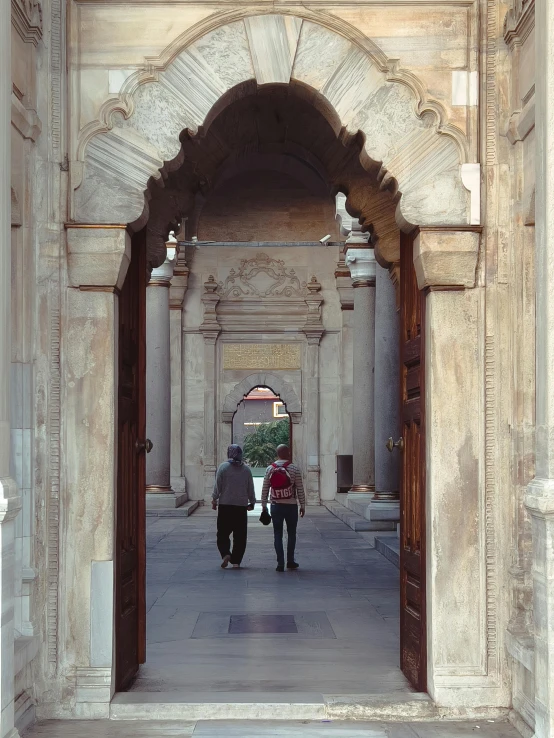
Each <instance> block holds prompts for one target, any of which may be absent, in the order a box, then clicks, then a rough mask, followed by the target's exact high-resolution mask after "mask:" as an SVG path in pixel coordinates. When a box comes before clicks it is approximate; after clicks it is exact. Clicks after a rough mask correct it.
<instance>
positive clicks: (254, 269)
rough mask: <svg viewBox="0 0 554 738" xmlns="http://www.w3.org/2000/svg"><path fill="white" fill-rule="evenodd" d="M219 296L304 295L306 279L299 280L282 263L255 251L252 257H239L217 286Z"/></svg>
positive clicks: (291, 270) (292, 270)
mask: <svg viewBox="0 0 554 738" xmlns="http://www.w3.org/2000/svg"><path fill="white" fill-rule="evenodd" d="M218 293H219V295H220V297H222V298H227V299H233V298H240V297H305V296H306V294H307V286H306V282H301V281H300V280H299V279H298V277H297V276H296V272H295V271H294V269H287V268H286V266H285V262H284V261H281V260H280V259H272V258H271V257H270V256H268V255H267V254H263V253H258V254H256V256H255V257H254V258H252V259H242V260H241V262H240V267H239V269H238V271H236V270H235V269H231V271H230V273H229V276H228V277H227V279H226V280H225V281H224V282H220V283H219V285H218Z"/></svg>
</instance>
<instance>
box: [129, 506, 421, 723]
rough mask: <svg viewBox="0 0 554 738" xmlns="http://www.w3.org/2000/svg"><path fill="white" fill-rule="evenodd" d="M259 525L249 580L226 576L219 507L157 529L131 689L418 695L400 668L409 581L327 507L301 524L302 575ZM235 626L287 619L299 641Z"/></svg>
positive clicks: (252, 536)
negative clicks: (139, 662)
mask: <svg viewBox="0 0 554 738" xmlns="http://www.w3.org/2000/svg"><path fill="white" fill-rule="evenodd" d="M258 518H259V510H255V511H253V512H252V513H250V514H249V522H248V546H247V549H246V556H245V559H244V561H243V565H244V566H243V568H242V569H239V570H234V569H230V568H229V569H221V568H220V557H219V554H218V551H217V548H216V545H215V533H216V513H215V512H213V511H212V510H211V509H210V508H209V507H208V506H204V507H201V508H199V509H198V510H197V511H196V512H195V514H194V515H193V516H192V517H190V518H184V519H182V520H176V519H175V518H167V519H165V520H160V519H156V518H149V519H148V520H147V536H148V541H149V548H148V553H147V595H148V597H147V603H148V621H147V641H148V651H147V663H146V664H145V666H144V667H142V668H141V671H140V673H139V676H138V678H137V680H136V682H135V684H134V685H133V686H132V690H133V691H136V692H140V693H147V692H155V693H158V694H160V693H161V692H168V691H174V690H177V691H181V692H182V693H187V692H204V693H221V692H229V691H233V690H238V689H241V690H244V691H245V692H247V693H253V692H259V691H262V692H270V693H272V695H275V694H278V693H279V692H283V693H286V694H291V693H294V692H305V691H306V689H309V690H311V691H314V692H319V693H329V694H345V695H347V694H349V693H352V692H359V691H360V687H361V686H363V690H364V691H367V692H368V693H372V692H373V693H376V694H383V693H384V692H389V691H390V692H392V691H399V690H405V691H406V692H408V693H410V689H409V686H408V684H407V682H406V680H405V678H404V676H403V675H402V673H401V672H400V669H399V667H398V658H399V641H398V622H397V621H396V620H395V617H396V616H397V615H398V611H399V584H398V570H397V569H396V568H395V567H394V566H393V565H392V564H391V563H390V562H388V561H387V560H386V559H385V558H384V557H383V556H382V555H381V554H380V553H378V552H377V551H376V550H375V549H374V548H373V546H371V545H370V544H369V543H368V539H367V538H366V537H363V536H362V535H361V534H359V533H355V532H354V531H352V530H351V529H350V528H348V526H347V525H345V524H344V523H343V522H341V521H340V520H339V519H338V518H336V517H334V516H333V515H331V513H330V512H329V511H328V510H326V509H325V508H324V507H316V508H308V511H307V515H306V517H305V518H304V519H303V520H301V521H300V522H299V527H298V547H297V560H298V561H299V563H300V569H299V570H297V571H285V572H283V573H279V572H276V571H275V563H276V562H275V552H274V550H273V531H272V528H271V527H265V526H263V525H261V524H260V522H259V520H258ZM236 616H240V617H244V616H252V617H253V618H254V619H256V618H257V617H258V616H259V617H260V618H261V619H262V620H263V621H264V622H269V620H271V622H282V620H280V619H282V618H283V616H287V617H288V618H289V619H290V618H292V619H293V620H294V622H295V624H296V630H297V631H298V632H293V633H281V634H279V633H250V634H249V633H237V632H229V624H230V619H231V618H232V617H236ZM268 619H269V620H268ZM299 623H300V625H301V627H299ZM152 717H158V715H153V716H152ZM177 717H183V718H184V717H186V716H185V715H183V716H177ZM222 717H226V716H225V715H224V716H222ZM287 717H289V716H287ZM290 717H291V718H293V717H296V716H295V715H290Z"/></svg>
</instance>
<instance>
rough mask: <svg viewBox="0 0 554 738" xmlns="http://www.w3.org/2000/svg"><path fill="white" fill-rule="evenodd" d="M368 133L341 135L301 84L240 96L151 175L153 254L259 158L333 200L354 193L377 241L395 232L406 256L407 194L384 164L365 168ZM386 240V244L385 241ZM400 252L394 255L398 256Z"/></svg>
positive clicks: (354, 206) (351, 198) (356, 209)
mask: <svg viewBox="0 0 554 738" xmlns="http://www.w3.org/2000/svg"><path fill="white" fill-rule="evenodd" d="M363 144H364V141H363V136H361V135H360V134H358V135H355V136H352V135H344V134H343V135H341V136H339V137H337V135H336V133H335V131H334V130H333V128H332V126H331V125H330V124H329V122H328V120H327V119H326V118H325V117H324V116H323V115H322V114H321V113H320V112H318V111H317V110H316V108H315V107H314V106H313V105H312V104H311V103H310V102H309V101H307V100H306V99H304V98H303V97H302V96H299V95H296V94H295V88H294V87H292V88H291V87H285V86H274V85H266V86H264V87H261V88H259V89H257V90H255V91H254V92H253V93H252V94H251V95H248V96H240V97H239V98H238V99H236V100H235V102H233V103H231V104H230V105H228V106H227V107H225V108H223V110H222V112H221V113H220V114H219V115H218V116H216V117H215V118H214V119H213V120H212V121H211V124H210V125H209V127H208V129H207V131H204V130H203V129H201V130H200V131H199V132H198V134H196V135H195V136H192V135H190V133H189V132H185V133H184V134H183V135H182V136H181V149H180V152H179V155H178V157H177V158H176V162H175V163H174V164H173V165H172V166H171V167H170V168H168V171H167V172H166V173H165V176H164V177H162V178H160V179H157V180H153V179H152V180H151V182H150V186H149V219H148V226H147V233H148V236H147V240H148V246H149V254H150V255H151V257H153V255H154V253H156V254H158V258H160V259H161V258H163V256H164V254H165V242H166V239H167V233H168V230H169V229H170V228H174V227H176V225H177V223H178V222H179V221H180V219H181V218H183V217H185V216H186V217H188V218H190V219H191V220H193V221H196V219H197V216H198V203H199V202H200V203H202V202H203V201H204V200H205V199H206V198H208V197H209V195H210V193H211V191H212V190H213V189H214V187H216V186H217V185H218V184H219V183H220V182H221V181H222V180H224V179H225V178H226V177H227V176H232V175H233V173H234V172H237V171H241V169H243V168H248V167H250V168H252V167H253V166H255V164H256V162H257V161H259V162H263V166H264V167H266V168H271V167H272V166H273V167H275V168H277V167H280V168H281V169H286V170H287V171H289V172H294V175H295V176H296V178H297V179H300V178H301V177H302V176H303V177H304V181H306V182H310V184H311V187H312V188H313V189H316V188H319V191H320V192H323V193H326V194H327V195H328V197H329V198H330V199H332V198H334V195H335V194H336V193H337V192H339V191H341V192H344V193H346V195H347V196H348V198H347V207H348V209H349V211H350V212H351V214H352V215H355V216H356V217H359V218H360V222H362V224H363V225H364V226H365V227H366V229H367V230H369V231H371V232H372V233H373V234H374V235H375V240H377V239H383V243H382V245H383V246H385V245H386V236H387V234H389V233H391V234H392V233H393V234H395V237H396V238H395V241H394V244H395V248H396V252H395V253H394V254H393V255H391V254H390V253H389V258H386V257H385V258H384V261H394V260H396V259H397V258H398V253H397V249H398V227H397V225H396V221H395V209H396V205H397V202H398V200H399V193H398V191H397V189H396V182H395V180H394V179H392V178H390V177H389V178H386V177H384V176H383V174H384V173H383V170H382V168H380V167H378V166H377V165H373V164H371V162H366V166H363V164H362V159H363ZM379 245H381V244H380V242H378V247H379ZM391 256H393V258H390V257H391Z"/></svg>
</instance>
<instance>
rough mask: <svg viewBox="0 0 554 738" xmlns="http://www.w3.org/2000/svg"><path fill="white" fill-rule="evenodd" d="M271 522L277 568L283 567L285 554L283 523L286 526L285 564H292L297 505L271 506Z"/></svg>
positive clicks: (296, 524)
mask: <svg viewBox="0 0 554 738" xmlns="http://www.w3.org/2000/svg"><path fill="white" fill-rule="evenodd" d="M271 520H272V522H273V536H274V540H275V553H276V554H277V564H278V565H279V566H284V565H285V552H284V551H283V524H284V523H285V522H286V524H287V564H292V562H293V561H294V549H295V548H296V528H297V526H298V505H286V504H282V503H277V504H273V505H271Z"/></svg>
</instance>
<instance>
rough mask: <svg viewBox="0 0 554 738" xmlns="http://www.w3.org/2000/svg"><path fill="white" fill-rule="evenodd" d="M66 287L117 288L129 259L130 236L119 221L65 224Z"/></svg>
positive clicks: (121, 283) (122, 279)
mask: <svg viewBox="0 0 554 738" xmlns="http://www.w3.org/2000/svg"><path fill="white" fill-rule="evenodd" d="M66 233H67V273H68V278H69V286H70V287H100V288H102V287H105V288H107V289H112V290H113V289H114V288H115V289H121V287H122V286H123V282H124V281H125V275H126V274H127V269H128V268H129V263H130V261H131V237H130V235H129V233H128V232H127V229H126V226H123V225H101V226H96V225H84V224H73V223H71V224H67V225H66Z"/></svg>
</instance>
